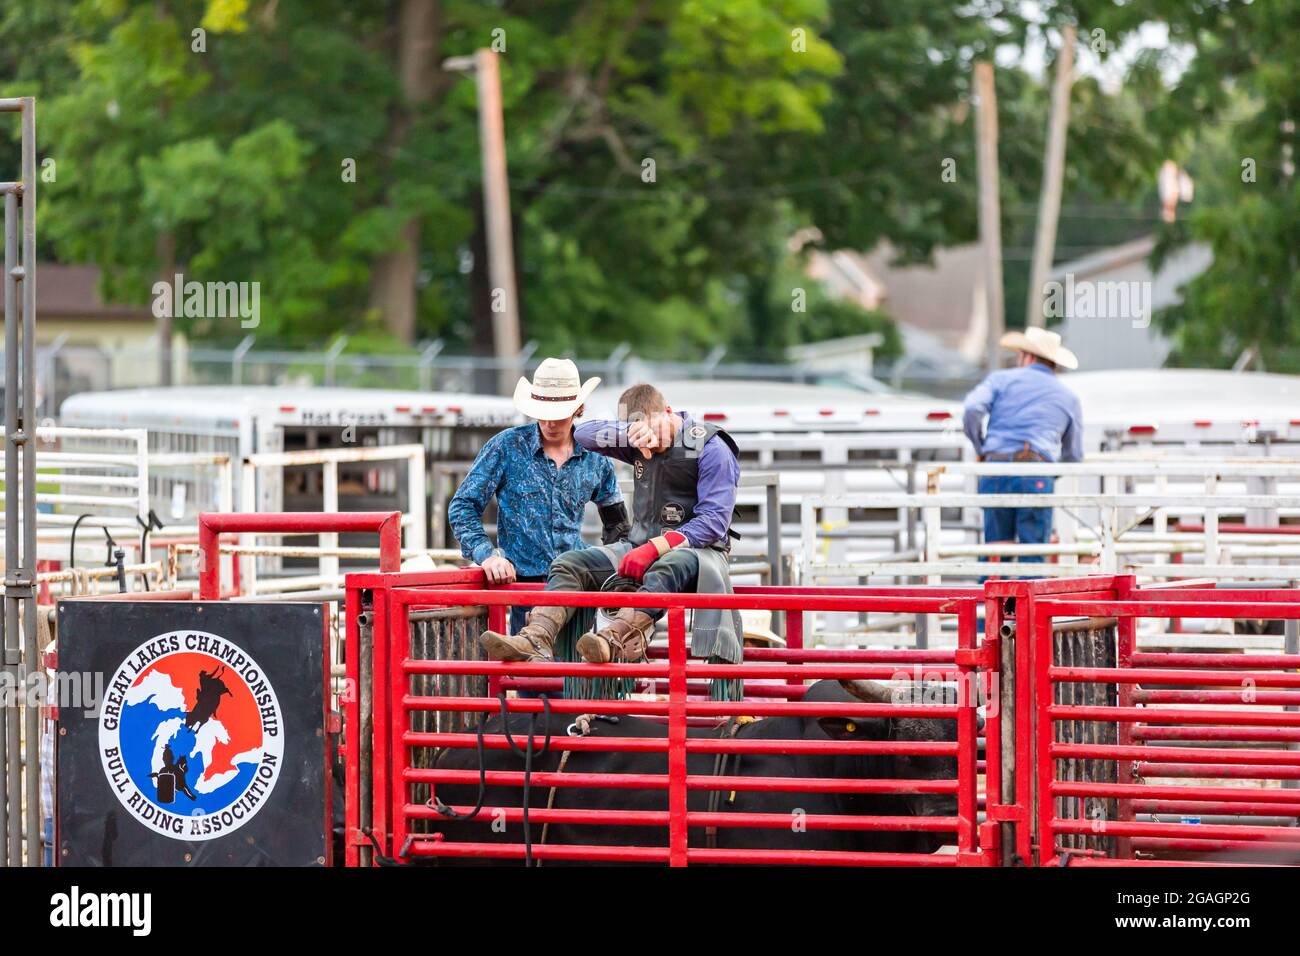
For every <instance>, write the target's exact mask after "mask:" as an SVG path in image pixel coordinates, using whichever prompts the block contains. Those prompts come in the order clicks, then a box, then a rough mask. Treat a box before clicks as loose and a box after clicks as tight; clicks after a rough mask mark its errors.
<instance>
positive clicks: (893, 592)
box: [345, 569, 997, 866]
mask: <svg viewBox="0 0 1300 956" xmlns="http://www.w3.org/2000/svg"><path fill="white" fill-rule="evenodd" d="M620 597H621V596H620V595H618V594H609V593H578V594H572V593H569V594H559V593H557V592H545V591H540V590H537V589H527V588H519V587H507V588H486V587H485V584H484V579H483V576H482V573H481V572H480V571H478V570H477V569H467V570H463V571H456V572H442V573H420V574H410V573H405V574H396V575H350V576H349V578H348V598H347V607H348V615H347V618H348V620H347V634H346V641H347V653H346V658H347V660H348V666H349V670H348V681H349V684H350V685H351V686H355V687H357V688H358V693H357V694H355V695H354V696H353V697H352V699H351V700H350V701H349V704H348V709H347V712H346V720H345V727H346V744H345V746H346V750H347V780H346V791H347V807H348V816H347V821H346V827H347V859H348V862H349V864H351V865H357V864H360V865H368V864H370V863H371V862H373V861H375V860H376V859H378V858H379V857H383V858H393V859H396V860H398V861H399V862H404V863H412V862H416V861H419V860H424V859H427V858H443V859H446V858H471V859H476V860H483V859H489V858H495V859H525V860H535V861H550V860H554V861H575V860H588V861H606V862H612V861H621V862H640V863H668V864H670V865H674V866H681V865H686V864H689V863H750V864H753V863H768V864H771V863H787V864H789V863H799V864H812V865H874V866H880V865H914V866H966V865H990V864H991V863H992V862H993V861H994V858H995V857H994V852H995V847H993V846H991V845H988V844H987V843H986V842H984V841H985V840H987V839H989V838H991V837H993V836H995V835H996V833H995V831H992V830H987V829H986V830H985V831H984V832H983V834H982V835H981V831H980V826H979V813H978V806H979V800H980V799H981V796H980V789H981V788H980V786H979V781H980V779H981V778H982V777H983V776H984V774H985V772H986V767H987V766H995V761H996V759H997V749H996V747H994V748H993V750H992V751H991V752H990V753H989V754H988V756H987V757H986V758H985V761H987V763H986V762H985V761H981V760H980V756H979V736H978V735H979V727H980V724H981V723H982V721H983V719H984V718H982V717H981V716H980V715H979V714H977V707H978V706H979V701H977V699H976V697H977V696H978V695H969V696H968V695H966V694H963V693H954V694H952V695H951V696H952V698H953V701H954V702H948V698H947V697H943V699H942V702H940V701H925V700H922V699H920V698H913V697H908V696H906V695H902V696H896V698H895V699H885V700H877V701H873V702H860V701H859V700H857V699H855V698H854V697H853V696H850V695H848V694H845V693H843V692H842V691H841V692H840V694H841V698H842V699H832V700H829V701H828V700H826V699H824V698H825V695H826V693H827V691H826V688H827V687H828V686H831V685H829V684H827V683H814V684H809V683H806V682H808V681H817V682H836V681H855V680H856V681H862V680H863V679H869V680H876V681H882V680H885V681H888V680H893V681H895V684H894V689H895V692H898V688H900V687H903V688H906V687H913V688H918V687H926V686H949V687H950V691H951V690H954V689H961V688H977V687H980V686H982V685H983V684H986V683H987V682H988V680H989V677H990V674H989V673H988V670H987V667H986V666H985V665H986V664H987V663H988V658H987V657H986V656H982V655H981V654H980V653H979V650H978V638H977V635H976V632H975V610H976V603H977V601H978V600H979V591H978V590H977V589H946V590H945V589H936V588H928V589H927V588H911V589H909V588H896V589H871V588H859V589H807V588H795V587H782V588H775V587H773V588H767V587H753V588H737V589H736V593H735V594H734V595H699V594H679V595H646V594H642V595H641V596H639V597H638V599H637V600H638V603H639V604H645V605H653V606H656V607H664V608H666V609H667V619H668V640H667V647H666V648H665V649H664V653H666V660H665V659H664V656H663V654H658V655H654V656H652V659H651V661H650V662H648V663H644V664H613V665H593V664H586V663H574V662H572V661H567V662H557V663H547V664H502V663H497V662H492V661H484V660H481V659H479V658H480V657H481V654H480V653H478V652H477V647H476V645H477V641H476V640H475V639H474V638H476V636H477V633H478V632H479V631H480V630H481V628H482V627H483V626H489V627H493V628H497V629H501V628H503V627H504V625H505V619H506V610H507V608H508V607H509V606H513V605H518V604H527V605H539V604H546V605H562V606H569V607H574V608H581V609H595V608H612V607H616V606H618V604H619V600H620ZM623 600H626V599H625V598H623ZM710 607H711V608H758V609H765V610H768V611H771V612H777V611H781V612H784V613H785V614H786V627H787V641H788V644H787V647H785V648H765V649H749V650H747V651H746V655H747V658H748V659H747V660H746V662H745V663H743V664H724V663H700V662H696V661H694V660H693V659H692V657H691V653H690V650H689V647H688V645H689V639H688V630H689V629H688V625H687V615H688V612H691V611H698V610H699V609H702V608H710ZM823 608H850V609H859V608H871V609H891V610H901V611H913V612H915V611H922V612H926V613H943V614H951V615H953V616H955V617H956V618H957V620H958V622H959V626H958V630H959V632H960V635H961V637H960V640H959V646H958V647H957V648H954V649H951V650H948V651H939V652H924V651H910V652H904V653H900V652H891V651H869V650H860V651H833V652H831V651H823V650H818V649H812V648H805V647H804V644H803V629H802V620H803V614H804V613H805V612H807V611H808V610H810V609H823ZM435 618H436V619H439V620H441V622H442V625H443V627H444V628H446V629H447V634H446V636H445V637H443V638H440V639H436V640H435V641H433V642H430V641H429V640H427V639H426V638H425V637H421V636H420V635H421V632H420V631H419V628H421V627H423V626H425V625H426V624H427V623H428V622H429V621H430V620H431V619H435ZM466 620H473V621H474V622H475V629H474V630H472V631H471V632H470V633H468V634H467V633H466V630H465V623H464V622H465V621H466ZM431 651H434V652H438V655H437V656H431V655H430V652H431ZM447 654H450V655H451V656H442V655H447ZM457 655H460V656H457ZM914 675H915V676H919V677H921V681H919V682H917V681H913V680H912V677H913V676H914ZM575 677H582V678H588V679H604V678H609V679H618V678H622V679H626V680H628V681H630V682H632V684H633V685H634V689H633V690H632V691H631V692H630V693H626V694H623V695H619V698H618V699H608V698H599V699H593V698H591V697H589V696H586V695H582V696H564V697H561V698H559V699H548V700H539V699H537V698H535V697H522V696H515V697H508V696H504V694H505V692H506V691H509V690H511V689H516V688H518V689H533V688H540V687H546V689H548V690H549V691H551V692H552V693H554V692H555V691H561V690H562V688H563V687H565V686H566V685H565V680H566V679H569V680H572V679H573V678H575ZM720 679H726V680H740V681H742V682H743V683H744V686H745V692H746V699H745V700H743V701H730V702H729V701H723V700H713V699H710V698H709V697H708V696H707V695H708V693H709V691H708V687H707V685H708V682H710V681H714V680H720ZM900 679H901V681H902V682H903V683H901V684H900V683H899V681H900ZM926 681H929V682H930V684H927V683H926ZM951 685H955V688H951ZM834 686H836V687H838V686H839V685H838V684H835V685H834ZM813 688H816V689H817V690H816V693H815V694H814V693H812V689H813ZM660 691H666V693H660ZM950 691H945V692H944V693H945V694H948V693H950ZM533 692H535V690H534V691H533ZM497 694H501V695H503V696H496V695H497ZM499 712H500V713H504V714H506V715H508V716H506V717H503V718H501V720H503V721H506V722H505V723H501V724H500V725H499V726H498V725H496V724H492V723H491V721H490V720H488V718H487V715H489V714H496V713H499ZM449 714H454V715H456V716H455V717H454V718H453V719H452V720H450V721H448V720H446V719H445V717H446V715H449ZM584 714H599V715H603V717H611V716H617V717H618V719H619V720H620V722H621V723H620V724H617V725H611V726H612V727H613V729H612V730H610V731H609V732H608V733H606V732H605V731H604V730H603V729H598V730H596V731H593V732H592V733H591V734H590V735H583V736H569V735H566V734H564V733H563V732H562V731H560V730H558V729H555V728H560V727H563V726H564V725H565V724H568V723H569V722H570V721H575V719H576V718H577V717H578V716H579V715H584ZM429 715H437V718H436V719H433V720H430V719H428V717H429ZM479 715H483V716H482V717H480V716H479ZM539 715H540V716H541V717H542V719H543V720H544V721H545V724H544V726H543V727H537V726H536V725H535V723H533V722H535V721H536V720H537V718H538V716H539ZM903 717H908V718H915V720H913V721H911V722H910V723H908V724H907V726H913V727H914V726H922V727H926V728H929V729H931V730H933V731H935V732H934V733H933V734H932V735H931V739H909V738H908V736H907V731H906V730H904V731H903V732H902V733H899V732H897V728H898V727H900V726H902V724H900V723H899V721H898V718H903ZM726 718H742V719H746V720H747V719H749V718H761V719H762V720H765V721H768V723H766V724H761V721H760V724H761V726H762V727H763V728H764V729H767V728H771V729H772V732H770V733H761V734H754V735H750V734H748V733H746V732H745V731H744V730H743V729H742V730H741V731H739V732H737V733H735V734H734V735H731V736H728V735H727V734H725V733H719V732H718V731H717V730H716V728H717V727H718V725H719V724H720V722H722V721H723V720H724V719H726ZM782 718H784V719H785V720H786V721H787V723H786V724H784V725H782V724H781V723H779V721H780V720H781V719H782ZM818 718H822V719H824V720H829V721H833V722H836V725H837V726H838V727H839V728H840V730H841V731H842V733H841V734H839V735H836V736H830V735H827V734H817V733H815V732H814V733H808V734H806V735H805V733H804V732H803V731H804V728H805V726H806V722H807V721H810V720H816V719H818ZM480 720H483V721H485V722H486V723H487V724H490V726H484V729H483V731H482V743H481V744H480V742H479V740H480V734H479V732H478V731H477V728H478V727H480V726H483V725H480ZM525 721H527V722H528V723H527V724H526V723H525ZM556 721H558V723H556ZM665 724H666V726H665ZM552 725H554V726H552ZM526 726H527V727H529V728H531V729H527V730H526V729H524V728H525V727H526ZM600 726H601V727H603V726H604V725H603V723H602V724H600ZM823 726H825V725H823ZM986 726H987V727H990V728H996V727H997V717H996V713H993V714H991V715H990V716H989V718H988V724H987V725H986ZM656 727H657V728H659V729H658V730H657V731H656V730H655V728H656ZM453 728H454V729H453ZM891 728H892V729H891ZM552 731H554V732H552ZM796 731H798V732H796ZM990 735H992V732H991V731H990ZM543 737H546V740H547V742H546V744H545V745H543V744H542V742H541V741H542V738H543ZM523 741H527V743H524V742H523ZM512 747H513V748H515V749H516V750H518V748H520V747H527V748H528V754H527V755H525V760H524V762H522V763H521V762H520V761H514V762H513V763H511V762H510V758H509V757H508V755H507V751H508V749H509V748H512ZM534 748H535V749H536V751H537V752H536V754H535V755H533V749H534ZM475 754H479V755H480V756H479V757H478V758H475V757H474V756H473V755H475ZM593 754H603V755H606V756H605V757H604V758H602V759H600V760H594V759H593V758H592V757H590V756H589V755H593ZM772 755H775V759H772ZM534 756H535V758H536V763H535V764H534V763H533V762H532V761H533V757H534ZM765 756H766V757H769V760H768V762H767V763H764V762H763V761H764V757H765ZM502 758H504V760H505V763H504V764H500V763H499V760H500V759H502ZM854 758H856V759H854ZM458 759H459V760H461V761H462V763H463V761H464V759H469V760H470V763H468V764H465V765H464V766H459V767H457V766H451V764H454V763H456V762H457V760H458ZM476 759H477V761H481V762H480V763H476ZM927 761H929V762H930V763H932V764H936V765H935V766H931V767H930V768H929V770H928V772H922V773H919V774H909V773H908V772H906V771H905V770H900V768H901V767H903V766H904V765H905V762H910V763H908V764H907V765H908V766H916V765H925V764H927ZM489 763H491V764H492V766H491V767H489V766H488V764H489ZM575 764H576V765H577V766H575ZM844 766H849V767H856V768H858V770H857V772H856V773H844V774H842V775H836V774H835V773H834V772H833V771H832V770H828V769H827V768H828V767H841V768H842V767H844ZM863 768H865V770H864V769H863ZM480 774H482V777H480ZM992 776H993V777H994V778H996V777H997V774H996V773H993V774H992ZM480 779H483V780H484V781H485V782H486V784H488V785H490V786H489V787H488V789H487V790H485V791H483V792H482V793H480V796H479V798H478V806H479V810H478V813H477V814H476V816H481V817H482V819H483V820H484V821H486V822H484V823H482V824H478V823H475V822H464V821H458V820H456V819H455V818H454V817H452V816H450V815H449V814H450V813H454V814H459V815H464V814H468V813H471V811H473V810H474V804H475V798H474V796H473V793H474V788H475V787H476V786H477V785H478V781H479V780H480ZM520 788H523V791H524V794H525V796H526V794H527V791H528V790H529V789H530V788H534V789H533V793H535V794H537V795H538V796H537V801H536V804H534V805H528V804H525V803H524V801H523V800H521V799H520V798H519V792H520ZM548 792H549V796H548V797H545V798H543V796H542V795H543V794H546V793H548ZM791 794H794V795H795V796H790V795H791ZM773 795H775V796H773ZM994 796H995V797H996V793H995V794H994ZM443 797H446V800H447V804H445V805H444V804H443V803H442V802H440V801H442V799H443ZM543 799H545V806H544V807H542V806H540V804H541V801H542V800H543ZM485 800H488V801H499V802H497V803H491V805H489V803H485V802H484V801H485ZM792 801H793V802H792ZM786 804H789V806H788V807H787V806H786ZM801 804H807V805H810V806H813V807H818V808H821V809H824V810H830V811H831V812H817V813H814V812H808V813H805V812H803V811H802V810H799V809H798V808H799V807H800V806H801ZM525 806H528V809H527V810H525V809H524V807H525ZM918 809H920V810H921V811H922V812H919V813H918V812H916V811H917V810H918ZM927 810H928V811H929V812H926V811H927ZM493 820H499V821H502V824H503V825H504V827H505V832H504V833H502V832H501V831H500V827H494V826H491V825H490V824H491V822H492V821H493ZM534 823H535V824H537V826H538V827H539V828H546V829H544V830H543V829H539V830H537V831H531V833H524V836H523V839H522V840H521V839H520V834H521V833H523V831H522V830H521V829H520V826H521V825H522V826H523V827H524V828H525V829H526V828H528V827H530V826H531V825H532V824H534ZM792 827H793V828H794V832H796V833H804V832H807V833H809V834H812V836H811V837H810V838H809V839H806V840H805V839H803V838H802V837H800V838H798V839H796V840H794V841H793V842H792V841H790V840H787V839H785V838H784V837H783V836H782V831H790V830H791V828H792ZM453 830H454V831H456V834H455V836H458V837H460V838H454V837H452V836H449V834H450V833H451V832H452V831H453ZM801 842H802V843H803V847H802V848H801V847H800V846H799V843H801ZM938 846H946V847H947V850H948V852H937V853H936V852H929V850H930V849H932V848H934V847H938ZM810 847H815V849H812V848H810Z"/></svg>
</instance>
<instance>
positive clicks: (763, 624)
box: [740, 610, 785, 647]
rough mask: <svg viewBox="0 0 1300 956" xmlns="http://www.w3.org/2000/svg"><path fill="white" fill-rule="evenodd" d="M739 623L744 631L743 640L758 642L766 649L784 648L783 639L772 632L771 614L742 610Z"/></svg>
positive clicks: (769, 612) (761, 611)
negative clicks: (764, 645)
mask: <svg viewBox="0 0 1300 956" xmlns="http://www.w3.org/2000/svg"><path fill="white" fill-rule="evenodd" d="M740 623H741V625H742V627H743V629H744V637H743V640H746V641H758V642H760V643H763V644H766V645H767V646H768V647H785V639H784V638H782V637H781V636H780V635H778V634H774V633H773V632H772V612H771V611H763V610H748V611H746V610H742V611H741V612H740Z"/></svg>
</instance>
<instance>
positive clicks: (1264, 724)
mask: <svg viewBox="0 0 1300 956" xmlns="http://www.w3.org/2000/svg"><path fill="white" fill-rule="evenodd" d="M1112 585H1113V591H1114V593H1113V594H1112V595H1110V596H1098V595H1096V594H1082V595H1072V594H1063V593H1053V594H1048V595H1039V596H1036V598H1035V600H1034V601H1033V604H1032V612H1031V614H1032V618H1031V623H1032V631H1031V634H1030V641H1029V643H1030V644H1031V646H1032V654H1033V690H1034V695H1035V696H1034V701H1033V707H1032V710H1033V713H1034V715H1035V718H1036V726H1035V728H1034V737H1035V741H1034V744H1035V747H1036V759H1035V767H1036V770H1035V774H1036V795H1035V801H1034V811H1035V815H1036V822H1037V840H1038V859H1039V862H1041V863H1043V864H1055V863H1059V862H1071V863H1073V864H1075V865H1087V866H1107V865H1111V866H1113V865H1119V866H1139V865H1179V864H1184V865H1198V866H1200V865H1207V864H1228V865H1230V864H1234V863H1236V864H1257V863H1260V862H1268V863H1283V864H1289V865H1296V864H1297V863H1300V827H1297V820H1298V819H1300V790H1297V789H1295V786H1296V783H1295V782H1296V781H1300V752H1298V751H1297V749H1296V745H1297V743H1300V712H1297V711H1300V673H1297V670H1300V655H1297V654H1251V653H1204V652H1197V653H1189V652H1185V651H1178V650H1173V651H1170V650H1148V651H1143V650H1140V649H1138V647H1137V643H1136V639H1135V634H1136V629H1137V622H1138V621H1140V620H1143V619H1152V618H1156V619H1167V620H1180V619H1181V620H1182V621H1183V622H1187V621H1191V620H1195V619H1211V620H1228V621H1236V620H1241V619H1248V620H1253V621H1289V620H1297V619H1300V593H1298V592H1296V591H1294V590H1272V589H1232V590H1215V589H1213V588H1212V587H1186V586H1184V587H1161V588H1155V587H1151V588H1138V587H1135V586H1134V584H1133V580H1132V578H1124V577H1121V578H1116V579H1115V580H1114V581H1113V582H1112ZM1070 619H1073V620H1075V621H1076V622H1077V621H1091V622H1094V623H1096V624H1100V625H1102V626H1109V627H1110V628H1111V629H1112V631H1113V634H1114V641H1115V652H1116V654H1115V657H1116V659H1115V661H1114V663H1113V664H1112V665H1110V666H1075V665H1074V664H1072V663H1071V662H1069V661H1063V660H1061V659H1060V654H1059V648H1054V647H1053V638H1054V634H1059V633H1060V624H1059V622H1061V621H1062V620H1070ZM1054 625H1055V626H1054ZM1170 643H1171V644H1173V645H1175V646H1176V644H1177V639H1176V638H1175V639H1170ZM1022 673H1024V672H1023V671H1022ZM1071 687H1073V688H1076V689H1077V688H1088V687H1091V688H1108V689H1109V691H1108V693H1109V695H1110V699H1109V700H1106V701H1105V702H1102V703H1084V704H1080V703H1077V702H1063V698H1062V692H1063V691H1066V690H1067V689H1069V688H1071ZM1081 734H1082V736H1081ZM1098 736H1105V737H1106V738H1107V742H1097V740H1096V738H1097V737H1098ZM1079 762H1084V763H1089V764H1092V765H1097V764H1100V765H1102V766H1107V767H1109V768H1111V770H1110V773H1109V775H1108V776H1109V779H1079V774H1077V773H1074V772H1072V771H1071V768H1073V767H1076V766H1078V764H1079ZM1088 804H1090V805H1091V806H1090V809H1089V810H1088V811H1087V812H1076V811H1078V810H1079V809H1080V808H1082V807H1084V806H1085V805H1088ZM1077 837H1091V838H1093V839H1094V842H1093V843H1092V844H1091V845H1080V844H1079V842H1078V840H1077V839H1074V838H1077Z"/></svg>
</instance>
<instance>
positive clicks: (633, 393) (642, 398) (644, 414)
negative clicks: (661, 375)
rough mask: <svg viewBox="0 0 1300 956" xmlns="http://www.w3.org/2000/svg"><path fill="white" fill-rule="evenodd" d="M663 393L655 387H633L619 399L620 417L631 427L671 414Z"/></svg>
mask: <svg viewBox="0 0 1300 956" xmlns="http://www.w3.org/2000/svg"><path fill="white" fill-rule="evenodd" d="M669 411H670V410H669V408H668V403H667V402H666V401H665V400H664V396H663V393H662V392H660V391H659V389H657V388H655V387H654V386H653V385H646V384H641V385H633V386H632V387H631V388H629V389H627V390H626V391H624V392H623V394H622V395H620V396H619V397H618V417H619V418H621V419H622V420H623V421H625V422H627V423H628V424H629V425H630V424H632V423H633V422H643V421H652V420H653V419H655V418H658V417H660V416H662V415H666V414H668V413H669Z"/></svg>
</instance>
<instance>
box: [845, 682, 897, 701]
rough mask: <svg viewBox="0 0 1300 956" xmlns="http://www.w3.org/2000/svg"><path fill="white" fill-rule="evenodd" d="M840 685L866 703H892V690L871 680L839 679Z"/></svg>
mask: <svg viewBox="0 0 1300 956" xmlns="http://www.w3.org/2000/svg"><path fill="white" fill-rule="evenodd" d="M840 686H841V687H843V688H844V689H845V690H846V691H848V692H849V693H850V694H852V695H853V696H854V697H856V698H857V699H858V700H861V701H865V702H866V703H868V704H892V703H893V702H894V692H893V691H892V690H890V689H889V688H888V687H886V686H885V685H884V684H880V683H877V682H876V681H873V680H841V681H840Z"/></svg>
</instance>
